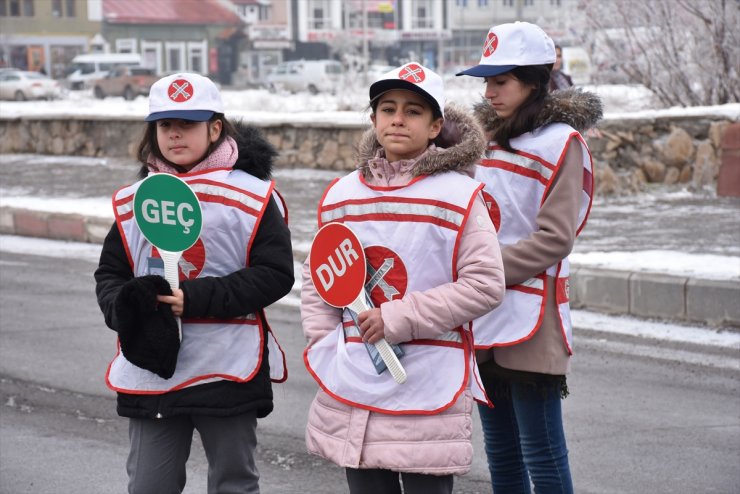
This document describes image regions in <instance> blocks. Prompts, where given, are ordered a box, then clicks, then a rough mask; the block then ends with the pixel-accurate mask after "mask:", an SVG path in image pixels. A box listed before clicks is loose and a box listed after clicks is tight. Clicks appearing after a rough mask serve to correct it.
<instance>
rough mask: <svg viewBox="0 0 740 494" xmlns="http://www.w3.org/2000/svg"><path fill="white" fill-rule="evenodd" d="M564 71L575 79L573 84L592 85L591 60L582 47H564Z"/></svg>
mask: <svg viewBox="0 0 740 494" xmlns="http://www.w3.org/2000/svg"><path fill="white" fill-rule="evenodd" d="M562 50H563V67H562V69H560V70H562V71H563V72H565V73H566V74H568V75H569V76H570V77H571V79H573V84H576V85H582V84H590V83H591V70H592V69H591V58H590V57H589V56H588V52H587V51H586V50H585V49H584V48H582V47H580V46H563V48H562Z"/></svg>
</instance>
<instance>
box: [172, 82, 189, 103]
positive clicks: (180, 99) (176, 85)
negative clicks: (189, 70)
mask: <svg viewBox="0 0 740 494" xmlns="http://www.w3.org/2000/svg"><path fill="white" fill-rule="evenodd" d="M167 94H168V95H169V97H170V99H171V100H172V101H174V102H175V103H184V102H185V101H187V100H189V99H190V98H192V97H193V85H192V84H190V83H189V82H188V81H186V80H185V79H178V80H176V81H174V82H173V83H172V84H170V87H169V88H167Z"/></svg>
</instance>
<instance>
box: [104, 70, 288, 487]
mask: <svg viewBox="0 0 740 494" xmlns="http://www.w3.org/2000/svg"><path fill="white" fill-rule="evenodd" d="M183 87H185V88H190V89H191V91H190V93H188V94H189V96H188V97H187V98H180V99H181V100H182V101H177V96H178V94H180V95H181V94H182V89H181V88H183ZM178 91H180V92H179V93H178ZM173 94H174V96H172V95H173ZM147 121H149V123H148V126H147V128H146V131H145V135H144V138H143V139H142V142H141V144H140V146H139V160H140V161H141V162H142V164H143V166H142V170H141V173H140V176H141V177H142V178H143V177H144V176H146V175H147V174H148V173H150V172H160V173H161V172H164V173H171V174H176V175H182V176H183V177H184V178H186V177H188V176H189V175H191V174H193V173H199V174H203V175H199V176H203V177H211V176H217V177H218V176H223V175H218V173H227V178H226V179H224V184H226V187H233V185H232V184H231V182H230V178H228V177H234V176H235V175H234V174H236V176H237V177H241V178H239V180H241V182H239V183H256V182H254V181H253V179H252V178H249V177H245V176H244V175H243V174H242V175H240V174H241V173H242V172H246V173H248V174H249V175H251V176H252V177H255V178H256V179H259V181H261V182H260V183H264V184H266V185H267V184H269V185H270V186H269V187H267V186H265V187H264V189H262V190H263V191H264V190H272V188H271V183H270V182H267V181H269V179H270V176H271V170H272V160H273V158H274V157H275V156H276V154H277V153H276V151H275V150H274V148H273V147H272V146H271V145H270V144H269V143H268V142H267V141H266V140H264V138H262V137H261V135H260V133H259V132H258V131H257V130H256V129H254V128H251V127H247V126H245V125H242V124H237V125H236V126H235V127H234V126H233V125H232V124H231V123H230V122H229V121H227V120H226V119H225V118H224V115H223V103H222V102H221V98H220V94H219V93H218V90H217V88H216V87H215V85H214V84H213V83H212V82H211V81H210V80H209V79H207V78H205V77H202V76H198V75H196V74H176V75H173V76H169V77H165V78H163V79H161V80H160V81H159V82H158V83H156V84H155V85H154V86H152V89H151V93H150V115H149V116H148V117H147ZM229 169H231V171H228V170H229ZM224 170H226V171H224ZM214 172H215V173H216V175H209V173H214ZM245 180H246V182H244V181H245ZM250 180H252V181H253V182H249V181H250ZM227 190H228V189H227ZM119 193H120V192H119ZM201 204H203V202H202V201H201ZM263 204H264V207H263V209H262V212H261V216H259V215H258V217H257V219H256V222H255V223H254V231H253V232H251V234H250V235H249V238H251V239H252V241H251V245H236V246H234V250H235V251H240V249H243V250H241V252H247V258H246V262H245V263H244V265H243V266H242V267H241V268H240V269H236V270H234V271H233V272H231V273H230V274H227V275H225V276H198V275H196V276H195V277H192V278H191V277H188V276H186V275H185V274H184V272H182V271H181V272H180V279H181V281H180V285H179V288H176V289H174V290H171V289H170V287H169V285H168V284H167V282H166V281H165V280H164V278H162V277H161V276H159V275H156V274H147V272H146V271H143V272H142V268H141V266H138V267H137V266H136V265H135V264H136V261H135V259H134V258H133V256H132V254H131V252H133V250H134V247H132V243H134V241H133V240H131V238H129V237H134V236H135V233H134V234H129V235H126V232H132V231H133V232H135V230H130V229H131V228H135V226H133V227H132V226H131V225H128V226H125V225H124V221H123V220H124V219H123V218H121V217H119V218H117V222H116V224H114V225H113V227H112V228H111V230H110V232H109V234H108V236H107V237H106V239H105V242H104V244H103V250H102V253H101V257H100V263H99V266H98V269H97V270H96V272H95V280H96V282H97V285H96V293H97V296H98V303H99V305H100V308H101V310H102V311H103V314H104V316H105V322H106V324H107V325H108V326H109V327H110V328H111V329H113V330H115V331H117V332H118V336H119V342H120V347H121V353H122V355H120V354H119V355H118V356H117V357H116V359H117V360H119V361H120V362H123V364H125V365H126V366H127V367H126V368H128V369H133V371H134V372H135V373H138V374H137V375H142V376H145V378H146V379H144V380H140V381H138V383H137V384H136V385H135V386H128V385H129V384H130V383H131V381H130V380H129V381H127V380H126V379H129V378H127V377H126V378H120V377H116V376H112V375H111V373H114V372H116V369H118V368H119V367H117V366H116V365H114V364H116V361H115V360H114V362H113V363H112V364H111V367H110V368H109V372H108V376H106V380H107V382H108V384H109V386H110V387H111V388H112V389H115V390H116V391H118V407H117V411H118V414H119V415H121V416H123V417H128V418H130V434H129V435H130V438H131V452H130V454H129V459H128V465H127V470H128V473H129V492H180V491H182V489H183V488H184V485H185V463H186V461H187V458H188V455H189V451H190V443H191V441H192V434H193V430H194V429H198V431H199V433H200V435H201V438H202V440H203V444H204V448H205V450H206V455H207V457H208V461H209V480H208V484H209V488H208V491H209V492H224V491H227V490H228V491H229V492H259V487H258V473H257V470H256V467H255V465H254V457H253V455H254V449H255V447H256V436H255V430H256V419H257V418H262V417H265V416H267V415H268V414H269V413H270V412H271V411H272V408H273V401H272V385H271V376H270V365H269V362H268V357H269V349H268V341H269V338H268V333H269V326H268V324H267V321H266V319H265V314H264V308H265V307H267V306H268V305H270V304H272V303H274V302H276V301H277V300H279V299H280V298H282V297H283V296H284V295H286V294H287V293H288V292H289V291H290V289H291V287H292V286H293V281H294V280H293V259H292V248H291V242H290V232H289V230H288V228H287V225H286V222H285V221H284V211H283V210H281V206H282V205H281V206H279V205H278V203H277V202H276V201H275V194H272V197H270V195H269V194H268V195H267V196H266V197H264V198H263ZM211 207H213V206H211ZM216 207H218V206H216ZM216 216H217V219H218V218H219V216H218V215H216ZM212 217H213V216H211V218H212ZM224 221H226V223H224V224H221V225H220V227H219V225H216V227H212V225H210V226H211V227H212V228H211V229H210V230H208V229H207V228H206V227H207V226H209V225H206V224H205V222H204V234H206V233H205V232H211V234H214V235H218V231H219V230H220V231H225V230H226V231H227V230H228V229H230V228H234V227H235V225H234V224H233V223H232V222H233V219H232V218H230V217H229V216H227V215H224ZM127 228H129V230H127ZM122 233H123V234H122ZM218 238H220V237H218ZM227 238H230V237H228V236H227ZM145 245H146V244H145ZM148 248H149V249H151V246H150V245H148ZM186 254H187V251H186ZM152 255H153V254H152ZM211 255H212V254H211ZM204 256H205V254H204ZM149 259H151V258H149ZM219 261H220V260H219ZM132 264H133V266H132ZM135 273H136V274H135ZM191 276H192V275H191ZM183 278H185V279H183ZM249 314H253V315H254V316H255V318H256V319H257V320H258V322H257V323H255V326H254V327H257V328H259V329H255V331H256V330H259V331H261V337H260V338H259V339H258V341H261V345H262V348H261V351H257V352H256V353H257V354H258V355H260V358H259V359H258V360H257V361H256V362H254V363H253V365H254V366H255V368H254V371H253V372H251V373H250V374H249V376H247V377H245V376H240V377H232V376H230V375H229V374H228V373H219V374H218V375H216V374H213V373H212V374H210V375H206V376H201V377H199V378H198V379H191V380H189V381H187V382H179V381H176V379H177V376H178V374H177V372H178V370H181V367H180V366H183V365H186V363H185V362H183V357H182V356H180V359H179V360H178V352H179V350H180V339H179V336H178V329H177V321H176V319H175V317H182V318H183V321H184V322H187V321H189V320H190V321H206V322H208V321H216V323H214V324H224V325H228V324H230V323H232V322H233V321H234V320H237V321H239V320H243V318H245V317H246V316H248V315H249ZM240 318H241V319H240ZM196 329H197V328H196ZM183 334H184V335H185V336H184V338H185V337H187V334H186V333H185V325H183ZM191 334H193V333H191ZM235 338H239V337H238V336H237V337H235ZM191 341H192V340H191ZM182 344H183V345H185V341H184V340H183V343H182ZM273 348H275V347H273ZM203 351H204V352H208V351H209V347H208V345H203ZM210 351H212V350H210ZM244 353H248V352H246V351H245V352H244ZM252 353H255V352H254V351H253V352H252ZM237 355H238V353H237ZM273 357H274V356H273ZM219 358H222V357H220V356H214V357H213V359H214V360H215V361H218V359H219ZM223 358H224V359H228V358H230V357H228V356H223ZM231 358H232V359H233V357H231ZM278 358H279V360H282V356H279V357H278ZM236 365H241V363H240V362H236V363H235V366H236ZM244 365H245V366H247V365H252V364H250V363H249V362H245V363H244ZM274 370H275V369H273V371H274ZM173 375H174V377H173ZM282 378H283V379H284V375H283V376H282ZM117 379H118V380H117ZM121 379H123V380H122V381H121ZM274 379H275V378H274ZM280 379H281V378H280V377H278V378H277V379H276V380H280ZM147 380H150V381H152V382H156V383H158V384H157V387H156V389H155V390H154V391H152V390H151V389H148V388H146V385H143V384H140V383H141V382H145V381H147ZM171 380H175V381H171ZM120 382H125V383H126V384H127V386H123V385H121V384H120ZM170 382H172V384H173V385H172V386H169V385H168V383H170ZM132 387H133V388H135V389H133V390H131V389H130V388H132ZM231 489H237V490H233V491H232V490H231Z"/></svg>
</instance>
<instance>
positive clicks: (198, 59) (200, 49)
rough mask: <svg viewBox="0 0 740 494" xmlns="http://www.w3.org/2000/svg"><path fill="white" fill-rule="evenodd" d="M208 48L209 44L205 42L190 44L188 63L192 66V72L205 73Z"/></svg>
mask: <svg viewBox="0 0 740 494" xmlns="http://www.w3.org/2000/svg"><path fill="white" fill-rule="evenodd" d="M206 47H207V44H206V42H205V41H203V42H202V43H193V42H191V43H188V63H189V65H190V71H191V72H196V73H198V74H203V73H205V71H206V65H205V54H206Z"/></svg>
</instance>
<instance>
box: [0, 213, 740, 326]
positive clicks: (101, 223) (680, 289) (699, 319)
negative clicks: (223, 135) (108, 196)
mask: <svg viewBox="0 0 740 494" xmlns="http://www.w3.org/2000/svg"><path fill="white" fill-rule="evenodd" d="M112 222H113V220H112V219H109V218H104V217H95V216H83V215H80V214H77V213H52V212H46V211H36V210H30V209H20V208H13V207H7V206H4V207H0V233H2V234H7V235H21V236H28V237H41V238H49V239H55V240H71V241H76V242H88V243H97V244H102V243H103V240H104V239H105V236H106V235H107V234H108V230H110V226H111V224H112ZM570 300H571V306H572V307H573V308H576V309H587V310H594V311H597V312H604V313H607V314H614V315H631V316H635V317H648V318H659V319H668V320H675V321H685V322H694V323H702V324H707V325H712V326H718V325H729V326H738V327H740V303H738V301H740V282H738V281H735V280H709V279H701V278H692V277H687V276H674V275H668V274H662V273H644V272H631V271H619V270H612V269H596V268H590V267H579V266H577V265H573V266H571V274H570Z"/></svg>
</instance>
